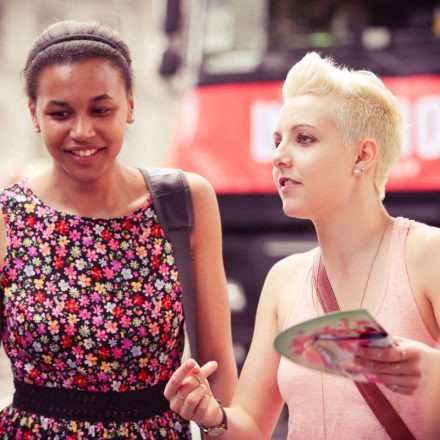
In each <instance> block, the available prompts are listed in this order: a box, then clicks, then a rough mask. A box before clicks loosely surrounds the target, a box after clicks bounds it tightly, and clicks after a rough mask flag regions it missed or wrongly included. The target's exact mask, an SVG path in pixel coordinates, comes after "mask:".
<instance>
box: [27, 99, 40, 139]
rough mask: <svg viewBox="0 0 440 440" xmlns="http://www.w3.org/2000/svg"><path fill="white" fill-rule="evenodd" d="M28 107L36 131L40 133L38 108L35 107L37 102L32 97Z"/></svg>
mask: <svg viewBox="0 0 440 440" xmlns="http://www.w3.org/2000/svg"><path fill="white" fill-rule="evenodd" d="M28 108H29V112H30V114H31V118H32V123H33V124H34V127H35V131H36V132H37V133H40V132H41V130H40V124H39V123H38V119H37V110H36V108H35V102H34V101H32V99H29V100H28Z"/></svg>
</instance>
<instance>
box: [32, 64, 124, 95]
mask: <svg viewBox="0 0 440 440" xmlns="http://www.w3.org/2000/svg"><path fill="white" fill-rule="evenodd" d="M88 92H89V93H90V94H91V95H97V94H102V93H107V94H111V95H115V94H118V93H121V92H123V93H124V94H125V82H124V80H123V77H122V74H121V72H120V71H119V69H118V68H117V67H116V66H114V64H112V63H111V62H110V61H109V60H107V59H105V58H92V59H89V60H84V61H79V62H74V63H65V64H64V63H63V64H52V65H49V66H46V67H45V68H44V69H43V70H42V71H41V72H40V74H39V76H38V83H37V98H39V97H42V96H45V95H55V96H56V97H57V98H61V97H63V96H76V95H78V94H81V95H84V94H87V93H88Z"/></svg>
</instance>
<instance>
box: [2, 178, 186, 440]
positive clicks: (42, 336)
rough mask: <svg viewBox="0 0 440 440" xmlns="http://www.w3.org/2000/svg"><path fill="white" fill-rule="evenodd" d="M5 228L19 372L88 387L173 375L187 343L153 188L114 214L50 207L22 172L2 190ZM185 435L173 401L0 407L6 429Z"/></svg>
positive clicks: (63, 434)
mask: <svg viewBox="0 0 440 440" xmlns="http://www.w3.org/2000/svg"><path fill="white" fill-rule="evenodd" d="M0 206H1V209H2V211H3V214H4V216H5V223H6V231H7V238H8V247H7V255H6V258H5V261H4V264H3V266H2V268H1V270H0V282H1V284H0V293H2V296H3V317H2V319H3V335H2V343H3V346H4V348H5V351H6V353H7V355H8V357H9V359H10V361H11V365H12V370H13V375H14V379H15V380H17V381H20V382H25V383H28V384H34V385H39V386H43V387H52V388H62V389H69V390H87V391H99V392H106V391H117V392H123V391H127V390H128V391H131V390H141V389H144V388H147V387H148V386H152V385H155V384H156V383H158V382H159V381H166V380H167V379H168V378H169V377H170V376H171V374H172V373H173V371H174V370H175V369H176V368H177V367H178V366H179V365H180V359H181V355H182V351H183V344H184V336H183V335H184V333H183V311H182V302H181V286H180V284H179V281H178V273H177V269H176V266H175V262H174V257H173V251H172V246H171V244H170V242H169V241H168V240H167V239H166V237H164V233H163V230H162V229H161V227H160V225H159V224H158V221H157V217H156V213H155V210H154V206H153V204H152V201H151V198H150V197H149V196H148V198H147V200H146V202H145V203H144V205H143V206H142V207H141V208H139V209H138V210H136V211H134V212H132V213H130V214H128V215H126V216H123V217H120V218H112V219H99V218H98V219H96V218H85V217H80V216H76V215H71V214H66V213H62V212H59V211H56V210H54V209H53V208H51V207H49V206H47V205H46V204H45V203H44V202H43V201H42V200H41V199H39V198H38V197H37V196H36V195H35V194H34V193H33V192H32V190H31V189H30V188H29V187H28V186H27V184H26V182H22V183H19V184H15V185H12V186H10V187H9V188H7V189H5V190H3V191H2V192H1V193H0ZM88 438H108V439H115V438H117V439H123V438H127V439H188V438H191V434H190V430H189V424H188V422H186V421H185V420H183V419H181V418H180V417H179V416H178V415H177V414H175V413H174V412H172V411H167V412H165V413H164V414H161V415H158V416H155V417H153V418H150V419H147V420H138V421H134V422H105V423H104V422H99V423H93V422H86V421H78V420H67V419H56V418H50V417H44V416H41V415H36V414H32V413H27V412H25V411H22V410H20V409H18V408H15V407H14V406H13V405H10V406H9V407H7V408H5V409H4V410H3V411H1V412H0V439H88Z"/></svg>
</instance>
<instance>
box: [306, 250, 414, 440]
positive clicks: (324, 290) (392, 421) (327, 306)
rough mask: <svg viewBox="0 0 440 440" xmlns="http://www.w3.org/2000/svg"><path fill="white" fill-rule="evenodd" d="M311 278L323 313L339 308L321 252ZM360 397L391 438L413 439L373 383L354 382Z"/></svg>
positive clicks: (400, 439) (394, 439)
mask: <svg viewBox="0 0 440 440" xmlns="http://www.w3.org/2000/svg"><path fill="white" fill-rule="evenodd" d="M312 276H313V279H314V281H315V282H316V292H317V294H318V299H319V302H320V304H321V307H322V310H323V311H324V313H329V312H336V311H338V310H340V309H339V304H338V300H337V299H336V296H335V293H334V292H333V288H332V286H331V284H330V281H329V279H328V276H327V272H326V270H325V267H324V265H323V264H322V262H321V253H320V252H316V254H315V259H314V262H313V274H312ZM354 384H355V385H356V386H357V388H358V390H359V392H360V393H361V394H362V397H363V398H364V399H365V401H366V402H367V404H368V406H369V407H370V408H371V410H372V411H373V413H374V415H375V416H376V418H377V419H378V420H379V422H380V424H381V425H382V426H383V427H384V429H385V431H386V432H387V433H388V435H389V436H390V438H391V439H393V440H415V437H414V436H413V434H412V433H411V431H410V430H409V429H408V427H407V426H406V424H405V422H404V421H403V420H402V419H401V418H400V416H399V414H398V413H397V411H396V410H395V409H394V408H393V406H392V405H391V403H390V402H389V401H388V399H387V398H386V397H385V395H384V394H383V393H382V391H381V390H380V389H379V387H378V386H377V385H375V384H373V383H363V382H354Z"/></svg>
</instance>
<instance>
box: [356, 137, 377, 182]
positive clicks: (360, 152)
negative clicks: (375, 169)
mask: <svg viewBox="0 0 440 440" xmlns="http://www.w3.org/2000/svg"><path fill="white" fill-rule="evenodd" d="M376 157H377V144H376V142H375V141H374V140H372V139H366V140H363V141H362V142H360V143H359V145H358V149H357V155H356V161H355V163H354V167H353V173H354V174H355V175H357V176H359V175H361V174H362V173H363V172H364V171H366V170H368V169H369V168H371V167H372V166H374V164H375V162H376Z"/></svg>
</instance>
